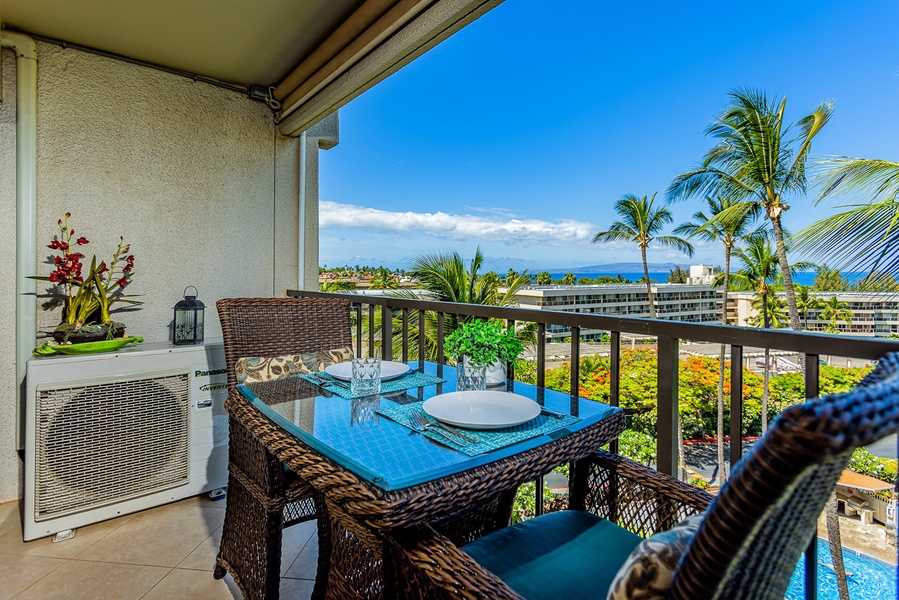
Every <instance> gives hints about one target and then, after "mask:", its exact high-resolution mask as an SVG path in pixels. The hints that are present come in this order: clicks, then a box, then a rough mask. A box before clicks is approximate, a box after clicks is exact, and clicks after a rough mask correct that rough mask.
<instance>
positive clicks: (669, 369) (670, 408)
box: [656, 337, 680, 479]
mask: <svg viewBox="0 0 899 600" xmlns="http://www.w3.org/2000/svg"><path fill="white" fill-rule="evenodd" d="M677 351H678V340H677V339H676V338H670V337H659V366H658V383H657V385H658V401H657V403H656V406H657V410H658V420H657V421H656V440H657V441H656V465H657V468H658V470H659V472H661V473H665V474H666V475H671V476H673V477H677V478H678V479H680V472H679V471H678V464H677V459H678V457H677V431H678V416H677Z"/></svg>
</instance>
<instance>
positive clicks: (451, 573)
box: [391, 354, 899, 600]
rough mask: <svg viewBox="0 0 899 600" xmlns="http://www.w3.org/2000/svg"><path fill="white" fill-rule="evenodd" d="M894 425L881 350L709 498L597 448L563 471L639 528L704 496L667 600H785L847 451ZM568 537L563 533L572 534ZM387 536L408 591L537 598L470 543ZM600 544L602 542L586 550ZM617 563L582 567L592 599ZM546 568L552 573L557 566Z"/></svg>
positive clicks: (785, 423) (895, 360)
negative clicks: (491, 567) (856, 379)
mask: <svg viewBox="0 0 899 600" xmlns="http://www.w3.org/2000/svg"><path fill="white" fill-rule="evenodd" d="M897 430H899V354H890V355H887V356H886V357H884V358H883V359H881V360H880V361H879V365H878V367H877V368H876V369H875V371H874V372H872V373H871V374H869V375H868V376H867V377H866V378H865V379H864V380H863V381H862V382H861V384H860V385H859V386H858V387H857V388H855V389H854V390H852V391H850V392H847V393H843V394H836V395H832V396H827V397H823V398H819V399H816V400H812V401H809V402H807V403H805V404H801V405H797V406H793V407H791V408H788V409H786V410H785V411H784V412H783V413H782V414H781V415H780V416H779V417H778V418H777V419H776V421H775V422H774V423H773V425H772V426H771V428H770V429H769V430H768V431H767V432H766V433H765V435H764V436H763V437H762V438H761V439H760V440H759V441H758V443H756V444H755V445H754V446H753V448H752V450H751V451H750V452H749V453H748V454H747V455H746V456H745V457H744V459H743V460H741V461H740V462H739V463H738V464H737V465H736V468H735V469H734V472H733V475H732V477H731V479H730V480H729V481H728V482H727V483H726V484H725V486H724V487H723V489H722V490H721V492H720V494H719V495H718V496H717V497H716V498H714V499H713V500H712V497H711V496H709V495H708V494H705V493H702V492H699V491H698V490H696V489H695V488H693V489H692V490H691V489H690V487H691V486H688V485H685V484H683V483H681V482H679V481H676V480H674V479H672V478H669V477H667V476H664V475H661V474H659V473H657V472H655V471H652V470H650V469H647V468H645V467H642V466H640V465H637V464H635V463H633V462H632V461H630V460H627V459H624V458H621V457H618V456H613V455H611V454H609V453H606V452H598V453H597V454H596V455H595V456H594V457H593V458H592V459H591V460H589V461H583V462H581V463H578V465H577V466H576V469H575V470H574V471H573V472H572V485H571V489H570V493H571V506H570V508H574V509H586V510H589V511H592V512H593V513H595V514H598V515H599V516H600V517H604V518H605V519H608V521H611V522H612V523H616V524H617V525H618V526H620V527H621V528H624V529H627V530H630V531H631V532H637V533H640V534H641V535H644V536H645V535H648V534H651V533H654V532H656V531H659V530H664V529H667V528H669V527H671V526H672V525H673V524H675V523H676V522H678V521H679V520H680V519H681V518H683V517H684V516H685V515H686V514H688V513H695V512H699V511H701V510H702V508H703V506H704V505H705V503H706V502H708V501H709V500H711V503H710V505H709V507H708V510H707V512H706V514H705V516H704V517H703V519H702V522H701V524H700V525H699V529H698V530H697V532H696V535H695V537H694V538H693V540H692V542H691V543H690V545H689V547H688V548H687V551H686V553H685V554H684V555H683V557H682V559H681V560H680V562H679V563H678V565H677V569H676V571H675V573H674V580H673V583H672V587H671V588H670V590H669V591H668V597H670V598H677V599H684V600H686V599H691V600H696V599H705V598H728V599H731V598H734V599H739V598H746V599H749V598H752V599H775V598H776V599H782V598H783V597H784V593H785V591H786V588H787V586H788V584H789V580H790V576H791V574H792V573H793V570H794V569H795V566H796V564H797V562H798V560H799V559H800V557H801V555H802V553H803V551H804V550H805V549H806V548H807V547H808V545H809V543H810V541H811V540H812V539H813V536H815V535H816V531H817V520H818V517H819V516H820V514H821V512H822V510H823V508H824V505H825V503H826V502H827V500H828V498H829V497H830V495H831V493H832V492H833V490H834V487H835V485H836V482H837V480H838V479H839V476H840V473H841V472H842V470H843V468H844V467H845V466H846V464H847V462H848V460H849V457H850V455H851V454H852V451H853V450H854V449H855V448H857V447H859V446H864V445H867V444H871V443H873V442H875V441H876V440H878V439H880V438H882V437H884V436H886V435H888V434H891V433H895V432H896V431H897ZM580 514H585V513H580ZM557 515H558V513H557ZM587 516H589V515H587ZM590 518H591V519H592V517H590ZM552 520H553V516H552V515H547V516H544V517H538V518H537V519H534V520H533V521H530V522H527V523H532V525H531V527H533V528H534V530H539V529H540V528H541V527H544V529H545V525H543V524H547V523H549V524H551V523H552V522H553V521H552ZM541 521H542V523H541ZM605 524H607V523H605ZM515 527H519V526H515ZM515 527H513V528H511V529H507V530H501V531H500V532H496V533H493V534H490V535H488V536H486V537H485V538H482V540H480V541H477V542H474V544H479V543H481V542H482V541H484V540H489V539H490V538H491V537H492V536H497V535H498V534H502V533H503V532H504V531H506V532H509V531H511V530H514V529H515ZM610 527H614V526H610ZM615 529H618V528H615ZM520 531H522V529H519V532H520ZM576 538H577V536H576V535H572V536H570V538H569V539H576ZM507 539H508V538H507ZM522 540H524V543H525V544H526V543H527V540H526V538H522V537H521V536H519V537H518V538H516V541H517V542H518V544H521V543H522ZM391 541H392V542H393V544H394V546H395V548H396V549H397V551H398V553H399V555H400V557H401V558H400V560H402V561H404V563H405V564H406V570H407V576H406V577H405V579H406V581H407V582H408V588H407V597H413V596H418V595H426V594H427V595H428V596H429V597H453V598H459V597H461V598H516V599H517V598H522V597H524V598H532V597H535V596H537V597H540V596H538V595H536V594H535V593H534V592H533V590H530V589H521V586H519V589H518V590H517V591H513V590H512V589H511V588H510V587H508V586H507V585H506V583H505V582H504V581H503V580H502V579H500V577H499V576H497V575H495V574H494V573H493V572H491V571H488V570H487V569H486V568H484V567H482V566H481V565H480V564H478V562H476V561H475V560H474V559H473V558H472V557H471V555H469V554H467V553H466V552H465V548H471V551H473V552H474V553H475V554H477V552H475V550H478V549H476V548H472V546H473V545H474V544H472V545H466V546H463V547H462V548H461V549H460V548H459V547H457V546H455V545H453V544H452V543H451V542H450V541H449V540H448V539H447V538H445V537H443V536H441V535H439V534H438V533H436V532H434V531H433V530H432V529H430V528H428V527H419V528H416V529H414V530H406V531H403V532H401V533H400V534H399V535H395V536H394V537H392V538H391ZM494 547H495V546H494ZM566 549H567V546H565V547H563V546H556V547H555V548H553V550H552V551H553V552H554V553H556V557H555V558H556V560H558V553H559V552H562V553H563V557H564V556H568V555H566V554H564V552H565V550H566ZM607 549H608V548H607V547H605V546H604V547H602V548H601V549H600V550H599V551H598V552H595V553H594V554H593V557H597V556H600V555H602V554H603V553H604V552H605V551H606V550H607ZM481 550H482V548H481ZM626 555H627V552H625V556H626ZM575 558H576V557H574V556H572V557H571V559H572V560H575ZM498 560H499V559H498ZM485 562H486V561H485ZM537 562H539V561H534V563H530V564H528V568H531V567H533V566H535V565H536V563H537ZM607 562H608V561H607ZM594 564H595V563H594ZM620 564H621V562H618V563H615V564H613V565H607V569H606V570H607V571H611V573H600V572H598V571H599V570H600V569H598V568H596V567H594V566H591V567H589V568H587V569H586V571H588V575H587V578H588V579H590V580H592V581H594V585H593V587H592V588H591V589H589V590H585V591H586V592H588V594H589V597H595V598H604V597H605V594H606V590H607V588H608V585H609V584H610V583H611V578H612V577H614V573H615V572H616V571H617V566H616V565H620ZM504 566H505V565H504ZM591 571H592V572H591ZM549 576H555V577H559V575H558V574H557V573H552V574H550V575H549ZM599 581H602V582H603V583H602V584H600V583H599ZM585 583H587V584H588V585H589V583H590V582H589V581H588V582H585ZM603 585H605V586H606V587H605V588H603V587H602V586H603ZM416 587H418V589H415V588H416ZM422 588H424V589H423V590H422ZM529 592H530V594H529ZM576 596H577V594H568V595H567V597H576Z"/></svg>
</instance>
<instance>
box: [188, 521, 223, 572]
mask: <svg viewBox="0 0 899 600" xmlns="http://www.w3.org/2000/svg"><path fill="white" fill-rule="evenodd" d="M221 541H222V528H221V527H219V528H218V529H216V530H215V531H213V532H212V535H210V536H209V537H208V538H206V539H205V540H203V543H202V544H200V545H199V546H197V548H196V549H195V550H194V551H193V552H191V553H190V554H188V555H187V558H185V559H184V560H182V561H181V562H180V563H178V568H179V569H194V570H198V571H212V569H213V568H214V567H215V557H216V555H217V554H218V551H219V544H220V543H221Z"/></svg>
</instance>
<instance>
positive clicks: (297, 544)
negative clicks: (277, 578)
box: [281, 521, 317, 577]
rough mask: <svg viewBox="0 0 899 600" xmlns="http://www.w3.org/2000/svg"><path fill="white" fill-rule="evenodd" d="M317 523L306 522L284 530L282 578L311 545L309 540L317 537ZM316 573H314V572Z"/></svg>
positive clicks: (282, 540)
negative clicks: (314, 536)
mask: <svg viewBox="0 0 899 600" xmlns="http://www.w3.org/2000/svg"><path fill="white" fill-rule="evenodd" d="M316 528H317V526H316V523H315V521H306V522H305V523H300V524H299V525H294V526H293V527H288V528H287V529H285V530H284V535H283V537H282V539H281V577H286V576H287V572H288V571H289V570H290V567H291V565H293V564H294V563H295V562H296V561H297V558H298V557H299V556H300V555H301V554H302V552H303V550H304V549H305V548H306V546H307V545H308V544H309V540H310V539H312V536H313V535H315V531H316ZM313 572H314V571H313Z"/></svg>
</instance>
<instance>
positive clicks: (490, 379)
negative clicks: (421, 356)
mask: <svg viewBox="0 0 899 600" xmlns="http://www.w3.org/2000/svg"><path fill="white" fill-rule="evenodd" d="M443 350H444V352H445V353H446V355H447V356H448V357H450V358H452V359H454V360H455V361H456V363H457V365H460V366H461V365H474V366H477V365H484V369H485V371H486V378H487V379H486V383H487V385H497V384H501V383H503V382H504V381H505V380H506V365H507V363H508V362H509V361H514V360H515V359H516V358H518V356H519V355H520V354H521V353H522V351H523V350H524V348H523V347H522V345H521V340H519V339H518V337H517V336H516V335H515V331H513V330H512V329H506V328H504V327H502V325H500V324H499V323H495V322H491V321H482V320H479V319H474V320H472V321H468V322H466V323H462V324H461V325H459V327H458V328H457V329H456V330H455V331H453V332H452V333H450V334H449V335H448V336H447V337H446V340H445V341H444V344H443Z"/></svg>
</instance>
